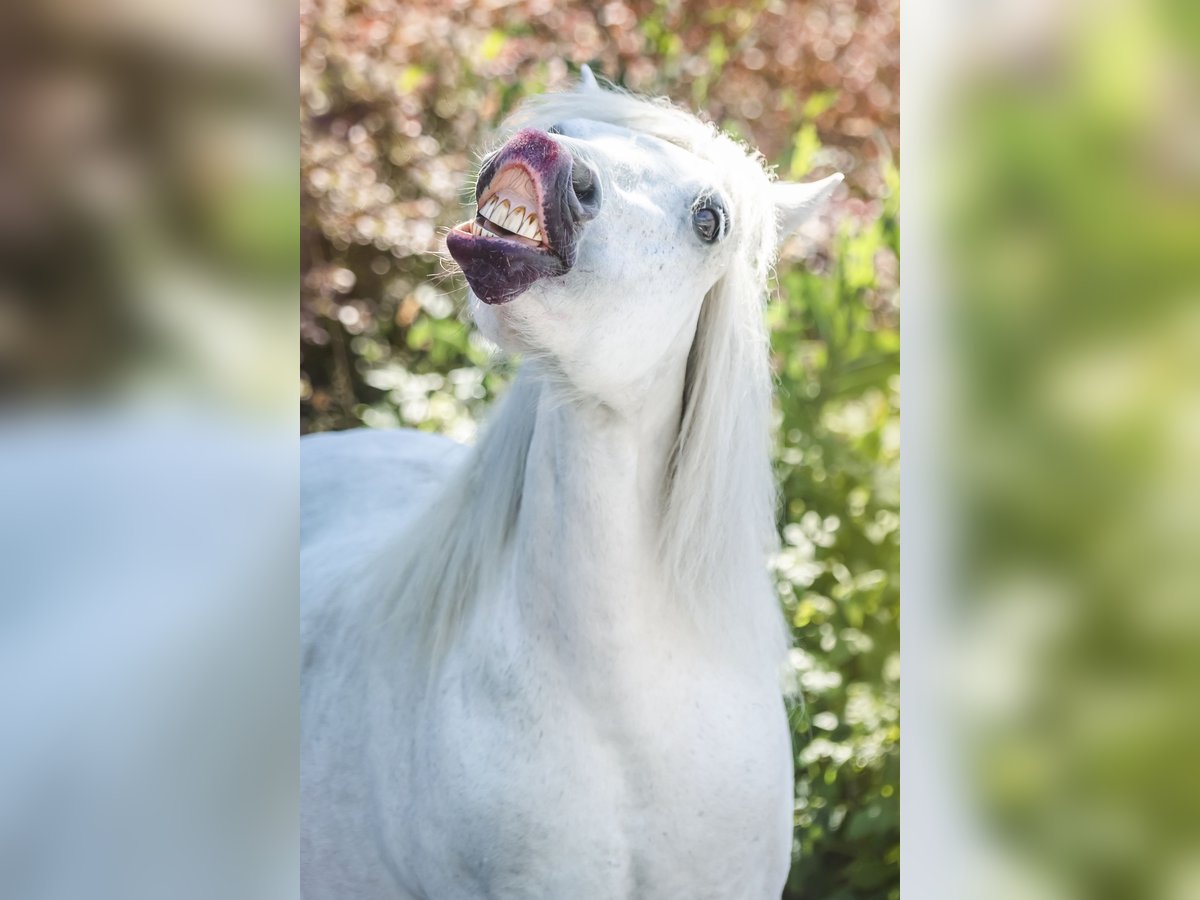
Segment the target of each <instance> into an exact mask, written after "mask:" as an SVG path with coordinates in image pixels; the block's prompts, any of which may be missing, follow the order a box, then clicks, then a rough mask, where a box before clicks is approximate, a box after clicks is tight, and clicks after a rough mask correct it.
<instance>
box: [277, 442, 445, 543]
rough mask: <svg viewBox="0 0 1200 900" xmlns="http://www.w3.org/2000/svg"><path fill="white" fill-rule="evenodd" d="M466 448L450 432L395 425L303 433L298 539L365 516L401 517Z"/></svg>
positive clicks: (350, 524)
mask: <svg viewBox="0 0 1200 900" xmlns="http://www.w3.org/2000/svg"><path fill="white" fill-rule="evenodd" d="M466 449H467V448H466V447H465V446H464V445H463V444H459V443H457V442H456V441H452V440H450V439H449V438H445V437H441V436H439V435H433V434H426V433H424V432H420V431H411V430H408V429H399V428H396V429H368V428H359V429H354V430H351V431H338V432H328V433H324V434H315V435H308V436H306V437H304V438H301V441H300V534H301V543H302V544H307V543H310V542H311V541H312V540H313V539H315V538H316V537H317V536H318V535H320V534H322V533H327V532H329V531H331V530H332V531H335V532H336V531H342V530H343V529H344V528H352V527H354V525H355V523H359V524H362V523H365V522H366V521H368V520H377V521H379V522H380V524H383V523H384V522H387V521H394V522H396V523H399V522H401V521H403V520H404V519H406V518H407V517H408V516H409V515H411V513H412V510H413V507H414V505H416V504H418V503H420V501H421V500H423V499H424V498H425V497H426V496H427V495H428V493H429V491H430V490H432V489H433V488H435V487H436V486H437V485H439V484H441V483H442V481H443V480H444V479H445V478H446V476H447V475H448V474H449V472H450V471H451V470H452V469H453V467H454V466H455V464H456V463H457V462H458V461H459V460H460V459H461V458H462V455H463V454H464V453H465V452H466Z"/></svg>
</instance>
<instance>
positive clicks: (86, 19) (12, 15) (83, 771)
mask: <svg viewBox="0 0 1200 900" xmlns="http://www.w3.org/2000/svg"><path fill="white" fill-rule="evenodd" d="M294 41H295V11H294V8H293V7H291V6H290V5H289V4H287V3H286V2H285V3H282V4H280V3H271V2H268V3H242V2H241V0H236V2H225V0H214V2H206V3H205V4H204V5H203V8H198V7H196V6H192V5H190V4H188V3H181V2H155V3H146V2H142V0H105V2H103V3H98V4H93V3H80V2H76V0H49V2H45V3H42V2H38V3H18V4H5V6H4V9H3V10H2V11H0V897H3V898H5V900H8V898H12V900H72V898H89V900H162V898H174V900H211V898H214V897H222V898H230V900H235V898H250V897H254V898H262V897H281V898H282V897H294V896H295V895H296V893H297V891H296V886H295V885H296V882H297V880H298V878H297V875H296V862H295V841H296V839H295V837H294V835H295V832H296V831H297V826H296V822H295V819H296V812H295V808H296V799H295V793H296V783H297V780H298V771H297V767H296V765H295V758H296V756H297V753H298V750H297V746H296V744H297V731H298V726H297V719H298V711H297V708H298V689H297V675H296V671H297V665H298V663H297V656H298V650H297V647H296V635H297V631H298V621H297V620H298V616H297V613H296V592H297V588H296V578H297V576H296V545H297V539H296V529H297V525H296V516H297V510H296V505H297V504H296V456H297V452H296V440H295V367H296V364H297V355H298V353H297V350H296V332H297V319H298V315H297V312H296V294H297V291H298V277H297V268H298V266H297V212H296V195H297V187H296V185H297V172H296V155H297V136H296V126H295V103H296V81H295V43H294Z"/></svg>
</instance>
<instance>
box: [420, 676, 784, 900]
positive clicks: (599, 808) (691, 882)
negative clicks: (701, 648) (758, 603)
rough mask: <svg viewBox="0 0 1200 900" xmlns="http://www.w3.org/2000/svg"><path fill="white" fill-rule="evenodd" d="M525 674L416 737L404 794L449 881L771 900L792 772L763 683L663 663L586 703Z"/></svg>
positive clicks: (459, 702) (579, 686) (496, 680)
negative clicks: (455, 877) (440, 837)
mask: <svg viewBox="0 0 1200 900" xmlns="http://www.w3.org/2000/svg"><path fill="white" fill-rule="evenodd" d="M526 662H527V664H526V665H519V664H517V661H510V664H506V665H502V666H499V667H494V668H492V670H491V671H490V672H488V673H487V674H486V675H485V676H484V677H482V678H481V679H480V680H478V681H476V682H475V683H473V684H472V683H469V682H464V683H460V684H459V685H458V690H457V691H454V692H448V693H446V694H445V695H443V696H444V697H445V699H446V703H445V704H444V705H443V707H442V708H441V711H440V713H439V715H438V717H437V721H436V722H433V721H430V722H429V723H427V724H428V728H427V730H426V731H425V735H426V738H427V741H428V743H427V755H426V757H425V760H424V763H423V764H421V762H420V761H418V766H417V767H416V769H415V772H417V773H418V774H417V777H416V779H415V784H416V785H419V787H417V790H419V791H420V792H421V793H423V794H424V797H423V802H422V803H421V804H420V805H422V806H428V807H431V808H440V810H441V811H442V813H444V814H445V819H444V821H445V823H446V828H447V832H448V833H447V836H446V837H447V842H446V846H447V848H449V849H448V851H447V852H448V854H449V855H450V857H452V859H450V860H448V863H449V865H450V871H454V870H455V869H460V870H461V872H462V873H468V874H469V875H470V877H471V878H472V879H478V880H479V881H481V882H482V883H484V884H486V885H487V886H488V890H487V894H488V896H501V897H502V896H506V895H507V893H508V892H509V891H511V892H512V893H513V894H519V895H520V896H547V897H562V896H576V897H592V896H595V897H613V898H620V897H640V896H653V897H670V896H688V897H689V898H693V897H707V896H712V897H729V896H738V897H744V896H746V897H754V896H760V895H761V896H770V895H771V893H772V891H773V892H774V895H775V896H778V891H779V889H780V887H781V885H782V879H783V877H784V876H785V874H786V870H787V860H788V856H789V854H790V844H791V804H792V790H791V771H792V770H791V766H792V762H791V753H790V743H789V737H788V732H787V728H786V720H785V716H784V712H783V708H782V703H781V701H780V698H779V696H778V693H777V692H776V691H774V690H773V689H772V688H771V686H770V684H769V683H767V682H754V681H752V680H750V679H747V678H744V677H741V676H739V675H736V674H731V673H729V672H722V671H720V670H719V668H717V667H714V666H713V665H711V663H710V664H708V665H706V664H705V663H704V661H703V660H695V661H688V660H678V659H674V660H671V661H670V663H671V666H670V667H669V668H667V667H656V666H649V667H640V666H639V667H636V668H634V667H629V666H622V665H620V664H614V665H613V667H612V670H611V671H609V672H607V673H606V675H607V677H608V681H607V682H606V683H605V685H604V687H602V688H598V687H597V686H596V685H594V684H591V683H572V679H571V678H570V677H569V676H568V674H567V673H566V672H564V670H562V669H559V668H556V667H552V666H545V667H541V666H538V665H536V664H535V663H534V664H528V661H526ZM477 671H478V670H477ZM439 818H441V817H440V816H438V815H434V816H431V817H428V818H427V819H426V821H432V820H436V819H439ZM449 832H453V833H449ZM759 885H761V890H760V889H759V887H757V886H759Z"/></svg>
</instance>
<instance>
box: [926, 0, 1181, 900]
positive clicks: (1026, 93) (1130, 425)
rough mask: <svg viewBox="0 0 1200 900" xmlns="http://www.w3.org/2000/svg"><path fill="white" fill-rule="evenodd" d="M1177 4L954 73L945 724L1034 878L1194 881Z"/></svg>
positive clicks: (1100, 893) (996, 827)
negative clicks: (951, 618) (953, 389)
mask: <svg viewBox="0 0 1200 900" xmlns="http://www.w3.org/2000/svg"><path fill="white" fill-rule="evenodd" d="M1197 9H1198V7H1197V6H1196V5H1195V4H1180V3H1137V2H1125V0H1123V2H1116V3H1112V4H1108V5H1106V6H1105V7H1104V8H1103V9H1100V8H1095V9H1089V10H1088V12H1087V15H1086V17H1085V16H1083V15H1080V17H1079V21H1078V22H1075V23H1073V24H1075V25H1076V27H1075V28H1074V29H1073V30H1068V29H1062V30H1061V31H1060V30H1058V29H1057V28H1056V29H1055V30H1054V31H1053V32H1052V33H1049V34H1045V35H1039V36H1038V40H1037V41H1036V42H1035V41H1032V40H1030V37H1031V36H1030V35H1025V36H1024V40H1023V41H1022V43H1021V44H1020V46H1016V45H1013V46H1010V45H1008V44H997V46H994V47H991V48H989V52H988V53H987V54H979V56H980V58H981V59H982V60H985V62H984V63H982V64H980V65H978V66H976V67H972V69H971V71H969V72H968V73H965V77H963V78H961V79H959V80H958V83H959V85H960V90H959V92H958V93H957V95H956V98H955V99H956V107H955V113H956V115H957V117H958V120H957V123H956V127H955V140H954V141H953V143H952V144H950V145H949V148H948V151H949V152H948V153H947V154H946V155H947V157H948V158H950V159H952V160H953V161H954V165H953V167H952V168H951V169H950V170H948V171H947V175H948V178H947V184H948V185H950V189H948V190H947V191H946V193H945V196H944V197H943V198H942V201H943V204H944V207H945V209H946V210H947V211H948V215H947V217H946V223H945V225H946V229H945V233H946V238H947V242H948V244H949V246H950V247H951V248H952V249H953V251H954V253H953V254H952V258H953V260H954V261H955V266H954V270H953V273H952V275H953V280H954V282H955V285H954V286H955V289H956V290H955V301H956V302H955V305H954V307H953V308H952V310H951V311H952V313H953V316H952V320H951V321H952V324H953V326H954V330H953V332H952V338H953V342H952V348H953V352H954V363H955V370H956V371H957V372H960V373H961V379H960V383H959V385H958V390H959V392H960V395H961V402H960V407H959V409H958V421H957V424H958V426H959V427H958V434H957V435H956V437H957V438H958V440H959V443H957V445H956V451H955V466H954V468H955V469H956V473H955V474H956V478H955V479H954V483H955V484H956V486H957V488H958V493H959V497H960V498H961V499H960V503H961V512H962V513H963V515H962V521H963V525H964V527H963V528H962V529H961V531H960V537H959V540H960V542H961V543H960V546H961V548H962V551H963V553H962V568H961V572H960V574H961V576H962V578H963V584H962V585H961V588H960V589H959V590H957V591H956V592H955V595H956V601H958V602H960V603H962V601H963V600H964V599H965V600H966V601H967V602H965V603H962V606H963V609H962V610H961V619H960V621H961V622H962V623H963V624H964V625H965V627H964V628H963V629H962V631H961V633H960V634H959V635H957V638H958V643H959V645H960V646H961V647H965V648H967V653H966V654H965V655H966V656H967V658H968V659H969V660H970V664H969V665H965V666H962V667H961V668H960V673H961V675H962V676H963V682H964V684H966V685H969V686H970V687H969V690H965V691H964V694H965V696H963V697H961V698H956V699H960V700H961V703H960V705H959V706H958V708H957V709H956V723H957V724H959V725H960V726H963V727H964V730H965V732H966V733H967V735H968V736H969V739H970V751H971V753H970V757H971V758H970V764H969V765H970V774H971V775H972V776H973V778H974V781H975V783H976V785H977V792H978V796H979V799H980V800H981V803H980V806H981V808H982V812H983V813H984V818H986V820H987V822H988V825H989V826H991V828H992V830H993V832H994V833H995V834H996V835H998V836H1001V837H1002V838H1003V843H1004V844H1005V847H1006V850H1008V851H1010V852H1011V851H1015V853H1014V854H1013V856H1014V858H1016V859H1019V860H1020V861H1021V864H1022V867H1024V868H1027V869H1028V870H1029V871H1028V872H1027V873H1025V875H1024V877H1025V878H1026V879H1027V881H1031V880H1037V881H1040V882H1042V893H1041V894H1040V895H1043V896H1051V895H1053V896H1086V897H1099V898H1124V897H1147V898H1149V897H1194V896H1200V869H1198V868H1197V864H1196V860H1197V858H1198V857H1197V847H1198V846H1200V819H1198V818H1197V816H1196V810H1197V808H1200V777H1197V775H1196V769H1195V767H1194V766H1192V765H1191V764H1184V765H1183V766H1179V765H1172V764H1171V761H1172V760H1179V761H1182V760H1186V759H1194V758H1195V757H1196V754H1197V753H1200V727H1198V724H1197V723H1198V721H1200V720H1198V719H1197V717H1196V715H1195V709H1196V697H1197V693H1198V691H1200V666H1198V665H1197V661H1198V660H1200V654H1198V652H1197V648H1198V647H1200V605H1198V604H1197V602H1196V601H1197V599H1198V597H1200V589H1198V585H1200V554H1198V553H1197V548H1198V547H1200V520H1198V519H1197V517H1196V515H1195V510H1196V507H1197V502H1198V500H1200V479H1198V478H1197V468H1196V462H1197V459H1200V428H1197V423H1198V422H1200V412H1198V411H1200V406H1198V405H1197V398H1200V366H1198V365H1197V354H1196V349H1197V347H1200V303H1198V302H1197V301H1198V300H1200V153H1198V152H1197V148H1198V147H1200V143H1198V142H1197V136H1198V135H1200V115H1198V114H1197V111H1198V110H1200V103H1198V102H1197V98H1198V97H1200V67H1197V63H1196V60H1197V59H1200V31H1198V30H1197V27H1196V25H1197V23H1198V22H1200V17H1198V16H1197ZM1028 46H1037V47H1038V48H1039V50H1038V53H1037V55H1036V64H1032V60H1033V59H1035V57H1033V56H1031V55H1030V54H1028V52H1027V47H1028ZM1014 673H1019V676H1017V675H1015V674H1014ZM1030 873H1034V874H1032V875H1031V874H1030ZM1027 895H1028V894H1027Z"/></svg>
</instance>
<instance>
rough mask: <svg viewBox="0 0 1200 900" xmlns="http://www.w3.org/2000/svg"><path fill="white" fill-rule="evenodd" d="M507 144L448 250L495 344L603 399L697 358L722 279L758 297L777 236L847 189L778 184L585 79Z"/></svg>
mask: <svg viewBox="0 0 1200 900" xmlns="http://www.w3.org/2000/svg"><path fill="white" fill-rule="evenodd" d="M501 140H502V143H501V144H500V146H499V147H498V148H497V149H496V150H494V151H493V152H492V153H490V154H488V155H487V156H486V157H485V158H484V161H483V164H482V167H481V170H480V173H479V178H478V180H477V184H476V189H475V201H476V202H475V209H474V215H473V216H472V217H471V218H470V219H468V220H467V221H465V222H463V223H462V224H460V225H458V226H457V227H456V228H454V229H453V230H452V231H451V232H450V234H449V235H448V237H447V248H448V250H449V251H450V254H451V255H452V256H453V258H454V259H455V261H456V262H457V263H458V264H459V266H460V267H461V268H462V270H463V272H464V274H465V275H466V278H467V282H468V284H469V286H470V288H471V297H472V310H473V313H474V316H475V319H476V321H477V323H478V325H479V326H480V328H481V330H482V331H483V332H484V333H485V334H486V335H487V336H488V337H489V338H491V339H492V340H493V341H494V342H495V343H497V344H499V345H500V346H501V347H502V348H504V349H506V350H510V351H514V352H521V353H524V354H526V355H533V356H537V357H539V358H541V359H543V360H545V361H547V362H548V363H549V365H550V367H551V368H552V369H553V370H556V371H557V372H558V373H560V374H561V375H562V376H563V377H564V378H565V380H566V381H568V382H569V383H570V385H571V386H572V387H573V388H574V389H575V390H576V391H578V392H579V393H581V394H583V395H589V396H595V397H597V398H598V399H601V400H610V401H611V400H612V399H613V398H614V397H617V396H622V395H625V394H628V392H629V391H630V390H631V389H636V388H637V386H639V385H643V384H648V383H653V382H654V381H655V380H656V376H657V374H658V373H659V371H660V370H661V366H662V365H663V364H664V363H669V362H670V361H671V360H672V359H673V358H675V357H686V356H687V354H688V353H689V351H690V348H691V346H692V344H693V338H694V336H695V333H696V327H697V322H698V320H699V318H700V313H701V309H702V307H703V306H704V304H705V298H706V297H707V296H708V295H709V294H710V293H711V292H712V291H713V289H714V287H715V286H716V285H717V284H718V283H719V282H721V281H722V280H723V279H729V280H732V281H736V282H737V284H738V287H739V289H742V290H750V291H751V292H754V293H756V294H757V298H756V299H758V298H761V297H762V295H763V291H764V290H765V286H766V278H767V273H768V270H769V267H770V264H771V261H772V259H773V258H774V255H775V249H776V245H777V243H778V240H779V236H780V235H781V234H783V233H784V231H785V229H787V230H790V229H791V228H793V227H795V226H796V225H797V224H799V222H800V221H802V219H803V218H804V216H805V215H806V214H807V213H809V212H811V211H812V210H813V209H814V208H816V206H817V205H818V204H819V203H820V201H821V200H822V199H824V197H826V196H827V195H828V194H829V192H830V191H831V190H832V189H833V187H834V186H835V185H836V184H837V182H838V181H840V180H841V176H840V175H839V176H834V177H832V178H829V179H826V180H824V181H822V182H817V183H816V184H812V185H794V184H782V183H773V182H772V180H771V177H770V175H769V173H768V172H767V171H766V170H765V169H764V168H763V166H762V164H761V160H760V159H759V158H758V157H757V155H756V154H753V153H750V152H747V150H746V149H745V148H744V147H742V146H741V145H740V144H738V143H736V142H735V141H733V140H731V139H729V138H728V137H725V136H724V135H722V134H720V133H719V132H718V131H716V129H714V128H713V127H712V126H710V125H706V124H704V123H702V122H701V121H699V120H698V119H696V118H695V117H693V116H691V115H690V114H688V113H686V112H683V111H682V110H679V109H676V108H674V107H671V106H670V105H668V104H667V103H665V102H662V101H647V100H644V99H640V98H635V97H633V96H630V95H628V94H625V93H623V92H619V91H614V90H604V89H602V88H600V87H599V85H598V84H597V83H596V80H595V78H594V77H593V76H592V74H591V72H590V70H588V69H586V67H585V70H584V77H583V81H582V82H581V86H580V89H579V90H576V91H573V92H569V93H563V94H550V95H544V96H542V97H537V98H534V99H532V100H531V101H529V102H528V103H527V104H526V105H525V106H524V107H523V108H522V109H521V110H519V111H518V112H517V114H516V115H515V116H514V117H513V118H512V119H510V120H509V121H508V122H507V123H505V126H504V127H503V129H502V131H501ZM781 225H782V226H783V227H781Z"/></svg>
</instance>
